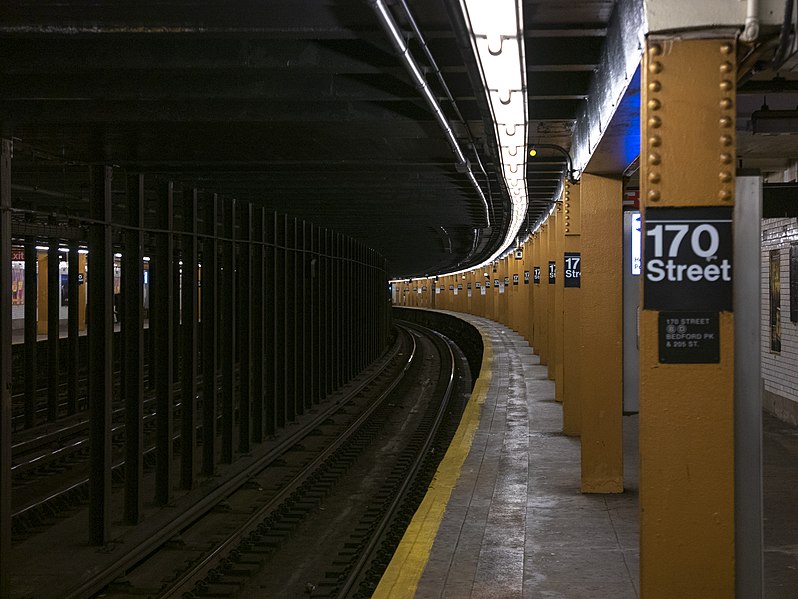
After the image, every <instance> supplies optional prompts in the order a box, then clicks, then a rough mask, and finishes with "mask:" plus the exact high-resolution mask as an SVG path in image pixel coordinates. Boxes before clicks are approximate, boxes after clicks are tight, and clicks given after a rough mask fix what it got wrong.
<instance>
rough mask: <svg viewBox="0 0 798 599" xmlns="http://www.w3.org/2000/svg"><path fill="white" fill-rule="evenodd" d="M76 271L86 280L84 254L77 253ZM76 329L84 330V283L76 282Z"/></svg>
mask: <svg viewBox="0 0 798 599" xmlns="http://www.w3.org/2000/svg"><path fill="white" fill-rule="evenodd" d="M78 272H79V273H81V274H82V275H83V280H84V281H85V280H86V254H78ZM78 329H79V330H81V331H85V330H86V285H85V284H84V285H80V284H78Z"/></svg>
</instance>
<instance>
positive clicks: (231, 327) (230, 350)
mask: <svg viewBox="0 0 798 599" xmlns="http://www.w3.org/2000/svg"><path fill="white" fill-rule="evenodd" d="M235 214H236V201H235V200H230V201H229V202H225V206H224V225H225V226H224V235H225V237H226V238H227V240H226V241H225V242H224V245H223V249H222V254H223V255H222V287H221V289H222V292H221V293H220V300H221V302H220V303H221V308H222V334H221V358H222V462H224V463H226V464H231V463H232V462H233V448H234V443H235V439H234V434H233V426H234V423H235V409H236V406H235V355H236V346H235V333H236V331H235V322H236V321H235V305H236V293H235V280H236V278H235V270H236V246H235V230H236V227H235Z"/></svg>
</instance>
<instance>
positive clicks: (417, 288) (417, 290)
mask: <svg viewBox="0 0 798 599" xmlns="http://www.w3.org/2000/svg"><path fill="white" fill-rule="evenodd" d="M416 293H418V294H419V295H421V287H416Z"/></svg>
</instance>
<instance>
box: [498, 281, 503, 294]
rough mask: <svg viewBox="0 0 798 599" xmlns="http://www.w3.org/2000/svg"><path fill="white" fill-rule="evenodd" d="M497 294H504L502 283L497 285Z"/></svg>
mask: <svg viewBox="0 0 798 599" xmlns="http://www.w3.org/2000/svg"><path fill="white" fill-rule="evenodd" d="M499 293H504V283H499Z"/></svg>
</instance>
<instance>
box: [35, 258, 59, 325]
mask: <svg viewBox="0 0 798 599" xmlns="http://www.w3.org/2000/svg"><path fill="white" fill-rule="evenodd" d="M36 253H37V254H38V260H39V268H38V273H39V274H38V276H37V277H36V286H37V290H36V297H37V300H38V303H39V309H38V310H37V321H36V334H37V335H46V334H47V305H48V302H47V268H48V261H47V252H40V251H37V252H36ZM57 267H58V266H57V265H56V268H57Z"/></svg>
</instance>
